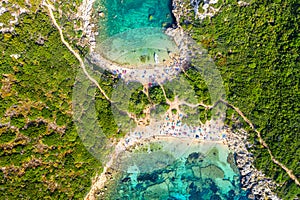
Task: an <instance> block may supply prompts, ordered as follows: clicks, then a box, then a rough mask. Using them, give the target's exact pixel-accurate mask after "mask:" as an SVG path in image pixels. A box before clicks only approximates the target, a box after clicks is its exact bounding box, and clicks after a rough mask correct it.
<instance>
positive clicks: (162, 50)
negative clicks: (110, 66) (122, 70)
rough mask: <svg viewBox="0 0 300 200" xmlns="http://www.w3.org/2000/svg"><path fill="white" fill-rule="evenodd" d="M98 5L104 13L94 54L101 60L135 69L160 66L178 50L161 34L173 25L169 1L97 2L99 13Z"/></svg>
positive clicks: (101, 0)
mask: <svg viewBox="0 0 300 200" xmlns="http://www.w3.org/2000/svg"><path fill="white" fill-rule="evenodd" d="M97 5H98V6H97ZM99 5H104V6H105V10H101V11H102V12H103V13H104V17H102V18H101V17H100V20H99V36H98V39H97V41H98V45H97V48H96V51H97V52H98V53H99V54H101V55H102V56H103V57H104V58H106V59H108V60H111V61H114V62H115V63H118V64H120V65H131V66H136V67H137V66H145V65H153V64H159V63H160V64H161V63H163V62H164V61H167V60H169V59H170V58H169V53H174V52H177V51H178V49H177V47H176V44H175V43H174V41H173V39H171V38H170V37H169V36H167V35H165V34H164V32H163V30H165V29H166V28H167V27H170V26H172V24H174V22H175V21H174V17H173V15H172V12H171V5H172V2H171V1H170V0H98V1H96V9H97V10H98V11H100V7H101V6H99ZM98 7H99V8H98Z"/></svg>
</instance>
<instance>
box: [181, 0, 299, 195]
mask: <svg viewBox="0 0 300 200" xmlns="http://www.w3.org/2000/svg"><path fill="white" fill-rule="evenodd" d="M299 9H300V8H299V3H297V1H294V0H281V1H276V2H273V1H268V0H264V1H258V0H254V1H252V2H251V3H250V5H248V6H239V5H238V4H237V3H236V1H225V3H224V5H223V6H222V9H221V11H220V12H219V14H217V15H216V16H214V17H213V18H211V19H206V20H204V21H203V22H200V21H199V20H195V19H194V18H193V16H194V15H193V14H191V13H190V14H189V15H187V16H186V18H182V19H181V25H182V26H183V27H184V28H185V29H186V30H187V31H190V33H191V34H192V37H193V38H194V39H195V40H196V41H197V42H199V43H201V44H202V45H203V46H204V47H205V48H206V49H208V51H209V54H210V55H211V56H212V58H213V59H214V61H215V63H216V65H217V67H218V69H219V71H220V73H221V75H222V77H223V80H224V85H225V88H226V93H227V96H228V100H229V102H231V103H232V104H233V105H235V106H236V107H238V108H240V110H242V112H244V113H245V114H246V116H247V117H248V118H249V119H250V120H251V121H252V122H253V123H254V124H255V126H256V128H257V129H258V130H259V131H260V132H261V134H262V137H263V138H264V139H265V141H266V142H267V143H268V145H269V146H270V149H271V151H272V153H273V154H274V156H275V158H276V159H278V160H279V161H280V162H282V163H283V164H284V165H286V166H287V167H288V168H289V169H292V170H293V172H294V174H295V175H296V176H297V177H298V178H299V177H300V167H299V157H300V143H299V135H298V134H299V132H300V129H299V118H300V112H299V106H298V104H299V103H298V102H300V91H299V77H300V70H299V69H300V66H299V47H300V40H299V20H300V19H299V11H300V10H299ZM186 22H189V23H186ZM228 112H231V113H232V110H229V111H228ZM231 113H229V114H228V117H229V118H231V119H232V114H231ZM229 121H230V120H228V122H229ZM239 121H241V123H242V124H243V122H242V120H239ZM230 123H231V125H232V126H234V127H236V125H237V124H234V123H232V122H230ZM244 127H245V128H246V129H247V130H249V129H248V128H247V127H246V126H245V124H244ZM250 135H251V141H252V142H253V143H254V144H255V145H254V148H253V149H252V150H253V152H254V155H255V157H256V162H255V164H256V167H258V169H260V170H262V171H263V172H264V173H266V175H267V176H269V177H272V178H273V179H274V180H276V181H277V182H278V183H280V184H281V186H280V187H278V191H277V192H278V194H279V196H280V197H282V198H284V199H293V198H295V197H296V196H297V195H299V193H300V188H299V187H297V186H296V185H295V183H294V182H293V181H292V180H290V179H289V177H288V176H287V174H286V172H285V171H283V170H282V169H281V168H280V167H279V166H277V165H275V164H274V163H273V162H272V161H271V159H270V156H269V154H268V153H267V151H266V149H264V148H262V147H261V146H260V145H259V143H258V141H257V138H256V136H255V133H253V132H251V131H250Z"/></svg>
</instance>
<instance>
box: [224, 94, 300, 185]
mask: <svg viewBox="0 0 300 200" xmlns="http://www.w3.org/2000/svg"><path fill="white" fill-rule="evenodd" d="M222 102H223V103H224V104H226V105H227V106H229V107H231V108H233V109H234V110H235V111H236V112H237V113H238V114H239V115H240V116H241V117H242V118H243V119H244V120H245V122H246V123H247V124H248V125H249V126H250V127H251V128H252V129H253V130H254V131H255V132H256V133H257V136H258V138H259V142H260V144H261V145H263V146H264V147H265V148H266V149H267V150H268V152H269V154H270V157H271V159H272V161H273V162H274V163H275V164H277V165H278V166H280V167H281V168H282V169H283V170H284V171H286V173H287V174H288V175H289V177H290V178H291V179H292V180H293V181H295V183H296V184H297V185H298V186H300V183H299V180H298V179H297V177H296V176H295V175H294V174H293V171H292V170H290V169H288V168H287V167H286V166H285V165H284V164H282V163H281V162H279V161H278V160H276V159H275V157H274V156H273V154H272V151H271V150H270V148H269V146H268V144H267V143H266V142H265V141H264V140H263V138H262V137H261V134H260V132H259V131H258V130H256V129H255V127H254V125H253V123H252V122H251V121H250V120H249V119H248V118H247V117H246V116H245V115H244V113H243V112H242V111H241V110H240V109H239V108H237V107H235V106H234V105H232V104H230V103H228V102H227V101H224V100H222Z"/></svg>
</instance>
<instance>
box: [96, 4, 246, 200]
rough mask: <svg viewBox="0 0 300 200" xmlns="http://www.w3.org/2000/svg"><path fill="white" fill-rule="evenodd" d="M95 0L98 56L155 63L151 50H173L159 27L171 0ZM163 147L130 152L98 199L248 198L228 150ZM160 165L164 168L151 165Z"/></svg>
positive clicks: (166, 23)
mask: <svg viewBox="0 0 300 200" xmlns="http://www.w3.org/2000/svg"><path fill="white" fill-rule="evenodd" d="M97 4H98V5H99V4H101V5H104V6H105V10H103V9H101V11H103V13H104V15H105V17H104V18H100V20H99V33H100V34H99V38H98V39H97V42H98V45H97V48H98V50H99V53H101V55H102V56H104V57H106V58H108V59H111V60H113V61H115V62H117V63H120V64H133V65H140V64H143V63H144V64H145V63H146V64H151V63H154V59H153V57H154V53H155V54H158V57H159V58H164V57H167V54H168V52H169V51H174V49H175V47H172V46H173V45H174V44H172V41H170V40H169V39H168V38H166V35H165V34H164V33H163V32H162V31H161V30H163V29H164V27H167V26H170V25H171V24H172V23H174V19H173V17H172V15H171V9H170V5H171V1H170V0H97V2H96V9H97ZM99 11H100V10H99ZM149 28H153V30H155V31H152V32H153V33H154V34H150V32H151V31H149V32H147V31H148V30H149ZM141 30H143V31H141ZM156 30H159V31H156ZM145 31H146V32H145ZM139 38H140V39H139ZM159 50H160V51H161V52H160V51H159ZM164 151H165V152H163V151H161V152H156V155H157V156H155V155H154V156H147V154H141V155H140V156H132V157H131V159H132V160H134V162H131V161H132V160H129V161H128V162H124V163H122V162H121V164H120V165H122V164H123V167H124V169H125V170H120V173H119V174H118V176H117V177H115V180H113V181H112V182H109V183H108V185H107V186H108V187H107V191H106V194H105V196H102V197H100V199H110V200H117V199H120V200H125V199H128V200H129V199H130V200H156V199H157V200H185V199H186V200H201V199H203V200H206V199H208V200H218V199H232V200H243V199H248V198H247V197H246V196H247V192H246V191H243V190H242V189H241V187H240V181H239V178H240V175H239V173H238V170H237V168H236V167H235V165H234V162H233V160H234V159H233V156H232V154H229V152H228V149H226V148H223V147H222V148H221V147H220V146H219V147H216V148H210V147H209V148H206V147H205V146H202V147H197V148H195V149H193V150H192V151H190V152H189V153H188V154H182V155H180V156H177V155H178V152H177V155H176V151H174V152H170V151H168V150H167V149H165V150H164ZM165 158H167V159H165ZM137 159H138V160H137ZM166 160H168V161H170V163H169V162H167V161H166ZM131 163H132V165H131ZM162 163H163V164H162ZM165 163H167V164H165ZM136 165H139V166H136ZM142 165H147V166H143V167H144V169H147V170H136V169H138V167H141V166H142ZM158 165H162V166H163V167H155V166H158ZM121 168H122V166H121ZM151 168H152V169H153V170H149V169H151ZM139 171H143V172H139Z"/></svg>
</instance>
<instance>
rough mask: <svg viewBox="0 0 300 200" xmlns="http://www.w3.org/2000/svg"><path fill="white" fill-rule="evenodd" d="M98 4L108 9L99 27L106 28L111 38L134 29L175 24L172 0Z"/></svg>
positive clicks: (122, 0)
mask: <svg viewBox="0 0 300 200" xmlns="http://www.w3.org/2000/svg"><path fill="white" fill-rule="evenodd" d="M97 3H98V4H102V5H104V6H105V8H106V9H105V10H104V11H103V12H104V14H105V17H104V18H103V19H100V21H99V25H100V27H103V26H104V27H105V28H104V29H103V30H105V31H104V32H105V34H106V35H107V36H109V37H110V36H113V35H116V34H118V33H121V32H125V31H128V30H132V29H139V28H149V27H153V28H166V27H169V26H171V25H172V24H173V23H174V17H173V15H172V12H171V9H172V8H171V5H172V1H171V0H98V1H97ZM104 32H102V33H104ZM102 33H101V32H100V34H102Z"/></svg>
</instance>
